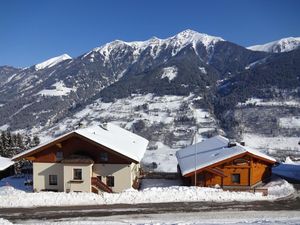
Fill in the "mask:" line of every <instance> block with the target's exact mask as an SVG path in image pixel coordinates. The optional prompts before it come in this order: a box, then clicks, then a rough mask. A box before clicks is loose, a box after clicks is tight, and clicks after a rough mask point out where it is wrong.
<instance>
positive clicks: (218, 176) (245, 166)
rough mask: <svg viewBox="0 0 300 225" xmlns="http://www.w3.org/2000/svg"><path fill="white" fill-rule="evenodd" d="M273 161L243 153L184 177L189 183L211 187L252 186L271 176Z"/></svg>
mask: <svg viewBox="0 0 300 225" xmlns="http://www.w3.org/2000/svg"><path fill="white" fill-rule="evenodd" d="M273 164H274V162H272V161H269V160H267V159H264V158H260V157H257V156H254V155H252V154H249V153H244V154H242V155H238V156H236V157H232V158H228V159H226V160H223V161H221V162H218V163H215V164H213V165H210V166H208V167H205V168H202V169H200V170H198V171H196V172H191V173H189V174H186V175H185V176H184V177H185V179H186V180H187V181H188V182H189V183H190V185H195V183H196V184H197V186H204V187H212V186H215V185H220V186H221V187H254V186H255V185H257V184H259V183H260V182H262V181H264V180H266V179H267V178H269V177H270V176H271V166H272V165H273Z"/></svg>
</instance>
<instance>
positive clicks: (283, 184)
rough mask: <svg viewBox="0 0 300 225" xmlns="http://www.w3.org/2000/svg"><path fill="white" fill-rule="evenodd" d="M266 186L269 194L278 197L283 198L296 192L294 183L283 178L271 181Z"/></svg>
mask: <svg viewBox="0 0 300 225" xmlns="http://www.w3.org/2000/svg"><path fill="white" fill-rule="evenodd" d="M265 188H268V194H269V196H273V197H275V196H276V198H283V197H286V196H289V195H292V194H293V193H295V188H294V187H293V185H291V184H289V183H288V182H287V181H286V180H283V179H276V180H274V181H271V182H270V183H268V184H267V185H265Z"/></svg>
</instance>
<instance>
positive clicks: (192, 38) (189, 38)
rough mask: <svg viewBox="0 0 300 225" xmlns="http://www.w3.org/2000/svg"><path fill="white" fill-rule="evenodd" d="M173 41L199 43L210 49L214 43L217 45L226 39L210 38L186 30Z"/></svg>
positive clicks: (174, 37)
mask: <svg viewBox="0 0 300 225" xmlns="http://www.w3.org/2000/svg"><path fill="white" fill-rule="evenodd" d="M169 40H172V41H178V42H181V43H183V44H184V43H197V42H201V43H202V44H203V45H204V46H205V47H208V46H209V45H211V44H212V43H213V44H215V43H216V42H219V41H224V39H222V38H220V37H214V36H210V35H208V34H203V33H199V32H196V31H193V30H184V31H182V32H180V33H179V34H177V35H175V36H173V37H171V38H169Z"/></svg>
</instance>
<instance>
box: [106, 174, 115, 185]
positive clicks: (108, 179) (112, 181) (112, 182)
mask: <svg viewBox="0 0 300 225" xmlns="http://www.w3.org/2000/svg"><path fill="white" fill-rule="evenodd" d="M106 184H107V186H109V187H114V186H115V177H114V176H107V177H106Z"/></svg>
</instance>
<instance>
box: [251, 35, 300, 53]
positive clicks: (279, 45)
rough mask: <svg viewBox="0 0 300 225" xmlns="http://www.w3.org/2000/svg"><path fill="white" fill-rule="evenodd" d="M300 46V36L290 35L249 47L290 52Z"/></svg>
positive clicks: (264, 50) (274, 51)
mask: <svg viewBox="0 0 300 225" xmlns="http://www.w3.org/2000/svg"><path fill="white" fill-rule="evenodd" d="M299 46H300V37H296V38H295V37H288V38H283V39H280V40H278V41H272V42H269V43H267V44H263V45H254V46H250V47H248V49H250V50H253V51H262V52H271V53H280V52H289V51H292V50H294V49H296V48H298V47H299Z"/></svg>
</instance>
